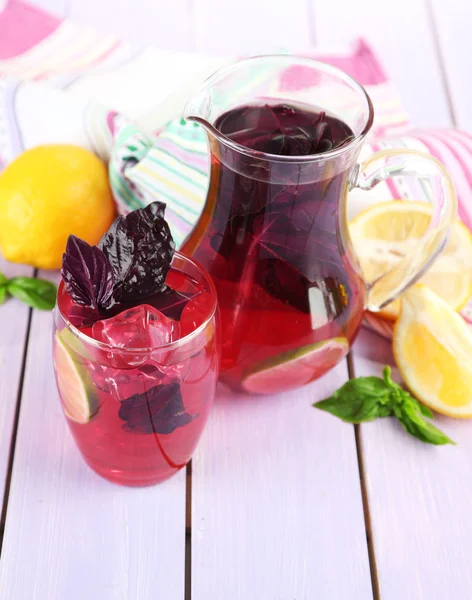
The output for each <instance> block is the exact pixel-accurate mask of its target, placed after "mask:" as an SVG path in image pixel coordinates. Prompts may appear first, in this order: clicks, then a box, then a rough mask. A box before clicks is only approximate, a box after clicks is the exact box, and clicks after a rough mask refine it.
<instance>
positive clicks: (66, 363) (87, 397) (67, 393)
mask: <svg viewBox="0 0 472 600" xmlns="http://www.w3.org/2000/svg"><path fill="white" fill-rule="evenodd" d="M66 331H67V330H63V331H62V332H60V333H57V334H56V340H55V342H56V343H55V345H54V365H55V369H56V378H57V387H58V388H59V393H60V396H61V400H62V405H63V407H64V412H65V414H66V416H67V417H68V418H69V419H71V420H72V421H75V422H76V423H82V424H83V423H88V422H89V421H90V419H91V418H92V417H93V416H94V415H95V414H96V413H97V410H98V407H99V398H98V393H97V389H96V387H95V386H94V384H93V381H92V377H91V375H90V372H89V370H88V369H87V367H86V366H85V365H84V364H82V363H80V362H78V361H76V360H74V357H73V354H74V352H73V350H72V349H71V348H70V346H69V345H68V343H67V340H66V339H64V337H65V336H64V335H63V334H64V332H66ZM71 335H72V334H71ZM73 337H74V336H73Z"/></svg>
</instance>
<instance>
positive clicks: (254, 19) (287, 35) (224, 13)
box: [193, 0, 311, 56]
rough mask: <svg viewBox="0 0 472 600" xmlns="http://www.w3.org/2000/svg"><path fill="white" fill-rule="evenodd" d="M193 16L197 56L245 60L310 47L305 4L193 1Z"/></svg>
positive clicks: (299, 1)
mask: <svg viewBox="0 0 472 600" xmlns="http://www.w3.org/2000/svg"><path fill="white" fill-rule="evenodd" d="M193 15H194V22H195V28H196V43H195V49H196V50H198V51H199V52H212V53H213V52H217V53H218V54H226V55H228V56H238V55H245V56H248V55H251V54H259V53H267V52H276V51H280V50H286V49H293V48H301V47H304V46H307V45H309V44H310V43H311V30H310V26H311V19H310V12H309V5H308V4H307V2H306V0H291V2H290V6H288V5H287V3H286V2H281V1H277V2H273V0H257V2H255V1H254V0H238V2H217V1H215V0H193Z"/></svg>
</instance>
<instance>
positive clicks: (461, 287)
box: [349, 200, 472, 320]
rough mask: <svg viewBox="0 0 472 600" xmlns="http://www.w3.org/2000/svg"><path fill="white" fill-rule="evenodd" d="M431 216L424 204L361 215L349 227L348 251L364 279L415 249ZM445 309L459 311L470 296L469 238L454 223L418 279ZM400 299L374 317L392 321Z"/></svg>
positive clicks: (382, 207) (386, 206)
mask: <svg viewBox="0 0 472 600" xmlns="http://www.w3.org/2000/svg"><path fill="white" fill-rule="evenodd" d="M432 214H433V207H432V206H431V204H427V203H425V202H412V201H407V200H404V201H398V200H393V201H391V202H381V203H379V204H376V205H375V206H371V207H370V208H368V209H366V210H364V211H363V212H361V213H360V214H359V215H357V217H356V218H355V219H354V220H353V221H352V222H351V223H350V225H349V229H350V233H351V238H352V242H353V245H354V249H355V251H356V254H357V256H358V258H359V262H360V264H361V268H362V270H363V272H364V276H365V278H366V280H367V281H375V280H376V279H377V278H378V277H380V276H381V275H383V274H384V273H386V272H388V271H389V270H390V269H392V268H393V267H394V266H395V265H396V264H398V262H399V261H400V260H401V258H402V257H403V256H405V255H406V254H408V253H410V252H414V251H415V245H416V244H417V242H418V240H419V239H420V238H422V237H423V236H424V234H425V232H426V229H427V228H428V225H429V223H430V221H431V217H432ZM420 283H423V284H424V285H426V286H427V287H428V288H429V289H431V290H433V291H434V292H435V293H436V294H438V295H439V296H441V298H443V299H444V300H445V301H446V302H447V303H448V304H449V306H450V307H451V308H453V309H454V310H460V309H461V308H462V307H463V306H464V305H465V304H466V303H467V301H468V299H469V297H470V295H471V293H472V235H471V233H470V231H469V230H468V229H467V227H466V226H465V225H464V224H463V223H461V222H460V221H456V223H455V224H454V225H453V227H452V230H451V234H450V237H449V241H448V243H447V244H446V247H445V248H444V250H443V252H442V253H441V254H440V256H439V257H438V258H437V259H436V260H435V262H434V263H433V264H432V265H431V267H430V268H429V270H428V272H427V273H425V275H423V277H422V278H421V279H420ZM399 313H400V300H399V299H396V300H394V301H393V302H391V303H390V304H388V305H387V306H385V307H384V308H383V309H382V310H381V311H380V312H379V313H377V314H379V315H380V316H382V317H384V318H386V319H392V320H394V319H396V318H397V317H398V315H399Z"/></svg>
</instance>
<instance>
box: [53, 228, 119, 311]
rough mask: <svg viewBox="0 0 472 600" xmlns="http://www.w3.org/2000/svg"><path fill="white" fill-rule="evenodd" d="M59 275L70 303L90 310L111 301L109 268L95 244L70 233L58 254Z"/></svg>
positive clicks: (111, 276) (110, 270) (109, 303)
mask: <svg viewBox="0 0 472 600" xmlns="http://www.w3.org/2000/svg"><path fill="white" fill-rule="evenodd" d="M62 278H63V280H64V285H65V286H66V290H67V291H68V293H69V295H70V297H71V298H72V300H74V302H76V303H77V304H80V305H81V306H85V307H87V308H89V309H91V310H92V311H98V309H99V308H107V307H109V306H111V305H112V304H113V300H112V293H113V270H112V267H111V265H110V263H109V262H108V260H107V258H106V256H105V254H104V253H103V252H102V251H101V250H100V248H98V247H97V246H90V244H87V242H85V241H84V240H81V239H80V238H78V237H76V236H75V235H70V236H69V239H68V240H67V246H66V251H65V253H64V254H63V256H62Z"/></svg>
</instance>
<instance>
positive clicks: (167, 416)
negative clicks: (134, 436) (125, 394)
mask: <svg viewBox="0 0 472 600" xmlns="http://www.w3.org/2000/svg"><path fill="white" fill-rule="evenodd" d="M118 416H119V417H120V419H121V420H122V421H125V424H124V425H123V429H125V431H128V432H131V433H163V434H169V433H172V432H173V431H174V430H175V429H177V428H178V427H183V426H184V425H187V424H188V423H190V422H191V421H193V419H195V418H196V417H197V416H198V415H190V414H189V413H187V412H185V407H184V403H183V401H182V395H181V393H180V384H179V382H178V381H170V382H169V383H163V384H159V385H156V386H154V387H152V388H151V389H150V390H148V391H147V392H143V393H142V394H134V395H133V396H130V397H129V398H127V399H126V400H122V401H121V407H120V409H119V411H118Z"/></svg>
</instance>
